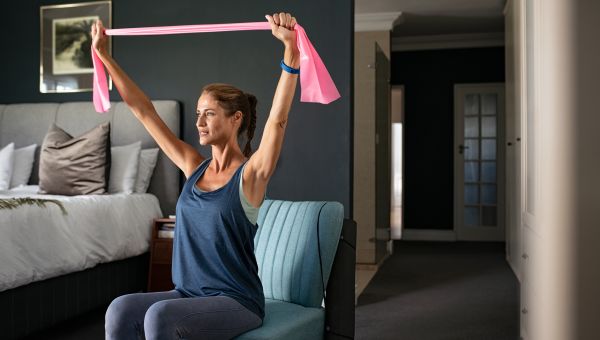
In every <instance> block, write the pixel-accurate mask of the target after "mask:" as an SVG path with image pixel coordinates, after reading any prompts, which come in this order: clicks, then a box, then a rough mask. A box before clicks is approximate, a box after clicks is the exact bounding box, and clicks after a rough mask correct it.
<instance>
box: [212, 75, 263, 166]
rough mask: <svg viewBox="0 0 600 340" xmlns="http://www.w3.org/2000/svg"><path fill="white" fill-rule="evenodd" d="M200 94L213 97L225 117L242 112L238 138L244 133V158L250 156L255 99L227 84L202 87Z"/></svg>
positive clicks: (254, 125)
mask: <svg viewBox="0 0 600 340" xmlns="http://www.w3.org/2000/svg"><path fill="white" fill-rule="evenodd" d="M202 93H207V94H210V95H211V96H213V98H214V99H215V100H217V101H218V102H219V104H220V105H221V107H222V108H223V109H225V111H226V114H227V117H231V116H232V115H233V114H234V113H235V112H237V111H240V112H242V124H241V125H240V129H239V130H238V136H240V135H241V134H242V133H243V132H244V131H246V138H247V140H246V146H245V147H244V156H246V157H250V155H252V147H251V146H250V141H251V140H252V138H253V137H254V130H255V129H256V103H257V100H256V97H255V96H254V95H252V94H250V93H245V92H244V91H242V90H240V89H238V88H236V87H235V86H232V85H229V84H221V83H214V84H208V85H206V86H204V88H203V89H202Z"/></svg>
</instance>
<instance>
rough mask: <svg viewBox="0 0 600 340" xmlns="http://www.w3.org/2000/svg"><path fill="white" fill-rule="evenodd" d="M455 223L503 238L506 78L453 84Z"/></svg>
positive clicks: (480, 235) (478, 237) (475, 235)
mask: <svg viewBox="0 0 600 340" xmlns="http://www.w3.org/2000/svg"><path fill="white" fill-rule="evenodd" d="M454 104H455V106H454V202H455V203H454V204H455V206H454V228H455V231H456V237H457V239H458V240H472V241H504V239H505V232H504V229H505V227H504V220H505V217H504V147H503V146H504V84H460V85H455V87H454Z"/></svg>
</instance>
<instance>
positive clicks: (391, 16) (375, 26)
mask: <svg viewBox="0 0 600 340" xmlns="http://www.w3.org/2000/svg"><path fill="white" fill-rule="evenodd" d="M402 20H403V18H402V12H383V13H363V14H355V15H354V32H369V31H391V30H392V29H393V28H394V26H396V25H397V24H399V23H401V22H402Z"/></svg>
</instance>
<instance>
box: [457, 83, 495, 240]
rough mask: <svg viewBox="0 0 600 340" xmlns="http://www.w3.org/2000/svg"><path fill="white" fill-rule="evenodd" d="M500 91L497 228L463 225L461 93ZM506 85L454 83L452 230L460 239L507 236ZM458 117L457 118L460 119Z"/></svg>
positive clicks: (484, 238)
mask: <svg viewBox="0 0 600 340" xmlns="http://www.w3.org/2000/svg"><path fill="white" fill-rule="evenodd" d="M492 91H493V92H496V91H498V93H499V100H498V104H499V105H498V114H497V119H498V120H497V122H496V162H497V163H496V195H497V211H496V216H497V223H498V225H497V228H495V229H493V230H492V229H482V228H483V227H467V226H465V225H464V223H463V221H464V216H463V206H464V204H463V202H464V190H463V187H464V160H463V158H462V156H460V155H459V153H458V150H459V146H460V145H462V144H463V140H464V119H463V114H462V112H461V111H460V108H461V107H462V106H463V101H464V94H465V93H467V92H479V93H485V92H492ZM505 98H506V97H505V87H504V83H473V84H471V83H469V84H455V85H454V147H453V153H452V154H453V159H454V232H455V233H456V239H457V240H459V241H462V240H468V241H504V240H505V239H506V223H505V220H506V216H505V214H506V208H505V190H506V188H505V166H506V159H505V158H506V157H505V154H506V150H505V141H506V138H505V131H504V129H505V126H504V125H505V119H506V118H505V117H506V103H505ZM459 117H460V119H459Z"/></svg>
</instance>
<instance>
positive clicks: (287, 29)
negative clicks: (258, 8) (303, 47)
mask: <svg viewBox="0 0 600 340" xmlns="http://www.w3.org/2000/svg"><path fill="white" fill-rule="evenodd" d="M265 17H266V18H267V20H268V21H269V23H270V24H271V33H273V35H274V36H275V37H276V38H277V39H279V40H281V42H283V44H284V45H286V46H291V47H295V46H296V31H294V26H296V18H294V17H293V16H292V15H291V14H290V13H284V12H281V13H274V14H273V15H266V16H265Z"/></svg>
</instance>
